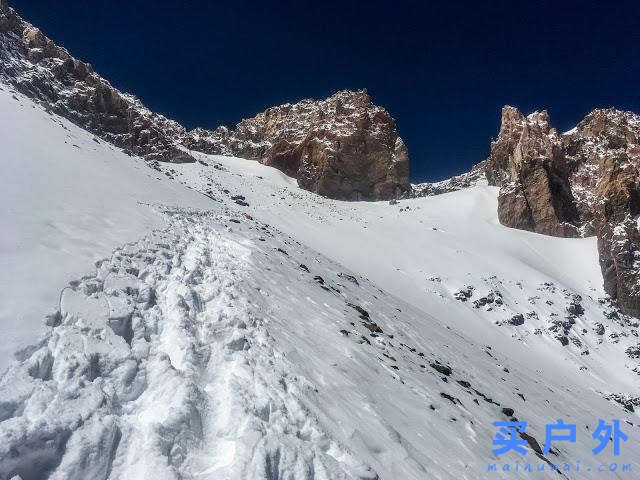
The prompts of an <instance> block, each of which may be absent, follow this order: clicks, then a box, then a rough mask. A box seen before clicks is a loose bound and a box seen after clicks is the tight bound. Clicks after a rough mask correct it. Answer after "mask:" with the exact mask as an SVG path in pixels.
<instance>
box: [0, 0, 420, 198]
mask: <svg viewBox="0 0 640 480" xmlns="http://www.w3.org/2000/svg"><path fill="white" fill-rule="evenodd" d="M0 79H1V80H3V81H4V82H7V83H10V84H12V85H13V86H14V87H15V88H16V89H17V90H19V91H20V92H21V93H24V94H25V95H28V96H29V97H31V98H34V99H36V100H38V101H40V102H43V103H44V104H46V105H47V106H48V107H49V108H50V109H51V110H52V111H54V112H55V113H57V114H60V115H62V116H64V117H66V118H68V119H69V120H71V121H73V122H74V123H76V124H78V125H80V126H81V127H83V128H85V129H87V130H89V131H91V132H93V133H94V134H95V135H96V136H98V137H100V138H102V139H104V140H106V141H108V142H111V143H113V144H114V145H116V146H118V147H121V148H123V149H126V150H128V151H130V152H132V153H134V154H136V155H140V156H142V157H144V158H145V159H147V160H149V161H165V162H189V161H193V157H192V155H191V154H190V153H189V151H188V150H189V149H190V150H197V151H201V152H205V153H215V154H221V155H233V156H238V157H243V158H250V159H256V160H259V161H261V162H262V163H264V164H267V165H272V166H274V167H276V168H278V169H280V170H282V171H283V172H285V173H286V174H288V175H291V176H293V177H295V178H297V179H298V182H299V185H300V186H301V187H302V188H305V189H307V190H310V191H313V192H316V193H319V194H321V195H325V196H327V197H331V198H338V199H350V200H351V199H352V200H360V199H363V200H377V199H388V198H392V197H395V196H399V195H401V194H403V193H405V192H407V191H409V190H410V185H409V158H408V154H407V149H406V147H405V145H404V142H403V141H402V139H401V138H400V137H399V136H398V133H397V131H396V126H395V121H394V120H393V118H392V117H391V115H390V114H389V113H388V112H387V111H385V110H384V109H382V108H380V107H377V106H375V105H373V103H372V102H371V99H370V98H369V96H368V95H367V93H366V91H364V90H360V91H356V92H352V91H342V92H338V93H336V94H334V95H333V96H331V97H329V98H328V99H326V100H323V101H314V100H303V101H301V102H298V103H296V104H293V105H291V104H287V105H282V106H279V107H273V108H270V109H268V110H266V111H265V112H263V113H260V114H258V115H256V116H255V117H253V118H250V119H247V120H243V121H241V122H240V123H239V124H238V125H237V126H236V127H235V128H234V129H228V128H226V127H218V128H217V129H215V130H213V131H207V130H204V129H195V130H193V131H190V132H187V131H186V130H185V129H184V128H183V127H182V126H181V125H180V124H178V123H177V122H175V121H172V120H169V119H167V118H165V117H164V116H162V115H158V114H156V113H153V112H151V111H150V110H149V109H147V108H146V107H144V105H142V103H141V102H140V101H139V100H138V99H137V98H135V97H134V96H132V95H127V94H124V93H121V92H120V91H118V90H117V89H116V88H114V87H113V86H111V85H110V84H109V82H107V81H106V80H105V79H103V78H102V77H100V76H99V75H98V74H97V73H95V72H94V71H93V69H92V67H91V65H89V64H87V63H84V62H81V61H79V60H76V59H75V58H73V57H72V56H71V55H70V54H69V53H68V52H67V50H65V49H64V48H62V47H59V46H57V45H55V44H54V43H53V42H52V41H51V40H50V39H49V38H47V37H46V36H45V35H43V34H42V32H40V30H38V29H37V28H36V27H34V26H32V25H30V24H29V23H27V22H25V21H24V20H22V19H21V18H20V17H19V16H18V15H17V14H16V13H15V11H14V10H12V9H11V8H9V7H8V6H7V4H6V2H5V1H4V0H0Z"/></svg>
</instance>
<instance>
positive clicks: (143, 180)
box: [0, 84, 208, 371]
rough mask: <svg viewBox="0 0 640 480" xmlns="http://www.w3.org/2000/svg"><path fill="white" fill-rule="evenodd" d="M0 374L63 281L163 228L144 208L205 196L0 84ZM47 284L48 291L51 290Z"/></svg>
mask: <svg viewBox="0 0 640 480" xmlns="http://www.w3.org/2000/svg"><path fill="white" fill-rule="evenodd" d="M0 146H1V151H2V153H1V154H0V155H1V161H2V189H0V203H1V204H2V209H1V210H0V225H2V226H3V227H2V228H3V233H2V236H1V237H0V242H1V243H0V252H2V253H1V256H0V269H1V271H2V274H1V275H0V291H2V292H3V293H2V302H1V303H0V338H3V339H4V340H5V341H3V342H2V344H1V345H0V371H2V370H3V367H5V366H6V365H7V362H8V360H9V358H10V355H11V353H12V349H13V348H15V347H14V345H16V344H25V343H26V342H30V341H32V339H33V337H34V334H37V331H38V330H39V328H40V327H41V325H42V321H43V318H44V315H45V314H47V313H49V311H50V310H51V308H52V307H53V306H54V305H55V304H57V302H58V296H59V292H57V291H56V290H59V288H60V287H61V286H63V285H64V284H65V283H66V282H67V281H68V280H69V279H70V278H74V277H76V276H79V275H81V274H82V273H84V272H86V270H87V268H89V267H90V265H91V264H92V263H93V262H94V261H95V260H98V259H99V258H101V257H102V256H104V255H106V254H108V253H109V252H111V250H113V249H114V248H115V247H116V246H118V245H121V244H122V243H124V242H128V241H132V240H136V239H137V238H139V237H140V236H141V235H143V234H144V233H146V232H147V231H149V229H151V228H155V227H159V226H161V225H163V224H164V220H163V218H162V217H161V216H159V215H158V214H157V213H156V212H155V211H154V210H153V208H151V207H150V206H149V204H153V203H156V202H160V201H162V202H163V203H167V204H179V205H187V206H194V207H204V206H206V205H207V203H208V202H206V201H205V200H206V198H204V197H203V196H202V195H200V194H197V193H194V192H192V191H190V190H188V189H185V188H183V187H181V186H179V185H175V183H174V182H170V181H167V178H166V177H165V176H164V175H158V174H157V172H155V171H153V170H150V169H149V168H147V167H146V165H145V164H144V162H142V161H141V160H139V159H136V158H131V157H129V156H127V155H124V154H123V153H122V152H121V151H120V150H118V149H116V148H114V147H112V146H111V145H109V144H106V143H104V142H102V141H98V140H97V139H96V140H94V137H93V136H92V135H90V134H88V133H87V132H85V131H84V130H81V129H79V128H78V127H76V126H74V125H73V124H71V123H69V122H68V121H66V120H64V119H63V118H61V117H58V116H55V115H51V114H48V113H47V112H46V111H45V110H44V109H42V108H40V107H37V106H35V105H33V103H32V102H31V101H30V100H29V99H27V98H26V97H24V96H22V95H21V94H19V93H16V92H13V91H12V89H11V87H8V86H6V85H3V84H0ZM52 286H55V287H54V288H51V287H52Z"/></svg>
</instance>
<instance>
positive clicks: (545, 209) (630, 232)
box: [485, 106, 640, 315]
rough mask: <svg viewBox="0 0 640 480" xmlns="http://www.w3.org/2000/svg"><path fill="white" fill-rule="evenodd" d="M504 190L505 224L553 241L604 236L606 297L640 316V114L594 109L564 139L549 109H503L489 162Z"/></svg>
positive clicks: (500, 210)
mask: <svg viewBox="0 0 640 480" xmlns="http://www.w3.org/2000/svg"><path fill="white" fill-rule="evenodd" d="M485 169H486V176H487V178H488V180H489V182H490V183H491V184H493V185H497V186H499V187H500V193H499V196H498V217H499V219H500V222H501V223H502V224H504V225H507V226H510V227H514V228H520V229H525V230H531V231H535V232H538V233H544V234H548V235H555V236H583V235H593V234H596V235H597V236H598V250H599V255H600V265H601V268H602V273H603V277H604V285H605V289H606V291H607V293H609V294H610V295H611V296H612V297H613V298H616V299H618V301H619V303H620V306H621V307H622V308H623V309H624V310H625V311H626V312H627V313H631V314H633V315H640V234H639V233H638V215H639V214H640V180H638V179H639V178H640V117H639V116H638V115H636V114H634V113H632V112H622V111H619V110H615V109H612V108H607V109H597V110H594V111H592V112H591V113H590V114H589V115H587V116H586V117H585V119H584V120H582V121H581V122H580V123H579V124H578V125H577V127H576V128H574V129H573V130H571V131H569V132H566V133H565V134H563V135H558V134H557V132H556V130H555V129H553V128H552V126H551V122H550V119H549V115H548V114H547V112H546V111H543V112H534V113H533V114H530V115H528V116H527V117H525V116H524V115H522V114H521V113H520V112H519V111H518V110H517V109H515V108H513V107H508V106H507V107H504V108H503V110H502V124H501V126H500V133H499V135H498V138H497V139H496V140H495V141H493V142H492V143H491V153H490V154H489V158H488V159H487V160H486V163H485Z"/></svg>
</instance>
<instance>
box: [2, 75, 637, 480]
mask: <svg viewBox="0 0 640 480" xmlns="http://www.w3.org/2000/svg"><path fill="white" fill-rule="evenodd" d="M1 88H2V90H1V91H0V140H1V143H0V144H1V145H2V164H3V166H4V167H5V168H4V176H3V179H4V183H3V188H2V189H0V196H1V199H2V205H3V210H2V213H1V214H0V215H2V217H1V218H0V220H1V221H2V225H3V235H2V249H1V250H0V259H1V266H2V277H1V279H0V282H1V283H0V292H2V293H1V297H0V299H1V300H2V303H1V306H0V308H1V310H0V313H1V317H0V328H1V329H2V330H1V331H0V334H1V335H2V338H3V340H4V341H3V343H2V353H3V360H4V363H3V365H4V366H5V368H6V371H5V373H4V374H3V375H2V377H1V379H0V479H2V480H4V479H5V478H6V479H10V478H12V477H14V476H16V475H18V476H19V477H20V478H21V479H22V480H31V479H41V478H51V479H88V478H91V479H154V480H164V479H215V480H218V479H230V480H231V479H251V480H252V479H256V480H260V479H264V480H292V479H295V480H298V479H303V480H310V479H316V480H323V479H363V480H364V479H384V480H405V479H406V480H412V479H481V478H513V477H514V476H516V477H524V478H527V476H536V477H539V478H557V477H558V476H559V475H560V476H561V477H563V478H633V473H629V472H622V470H621V467H622V465H623V464H629V465H630V466H631V469H632V471H636V472H637V471H638V469H640V463H639V462H638V460H637V454H636V452H637V451H638V448H640V429H639V428H638V424H639V419H638V418H637V414H636V413H635V411H634V410H635V409H634V406H635V407H638V405H639V404H640V401H639V402H637V403H634V402H636V399H637V398H638V393H637V392H638V385H639V381H638V380H639V378H640V377H639V376H638V374H639V373H640V368H639V367H638V364H639V362H638V358H637V357H638V356H640V350H638V355H637V356H636V355H635V354H634V353H633V352H634V351H635V350H634V348H636V346H637V345H638V343H639V342H638V338H637V328H638V324H637V322H636V320H635V319H631V318H628V317H625V316H624V315H622V314H621V313H619V312H618V311H617V309H616V308H615V306H614V305H612V304H611V303H610V302H609V300H608V299H607V298H605V296H604V293H603V291H602V287H601V276H600V271H599V267H598V264H597V253H596V245H595V241H594V239H592V238H588V239H560V238H550V237H544V236H541V235H536V234H532V233H528V232H523V231H516V230H510V229H507V228H505V227H502V226H500V225H499V224H498V222H497V218H496V213H495V212H496V195H497V192H496V191H495V189H492V188H490V187H487V186H483V185H478V186H475V187H471V188H468V189H465V190H462V191H459V192H453V193H448V194H444V195H440V196H437V197H427V198H419V199H411V200H402V201H400V202H399V203H397V204H393V205H392V204H389V203H388V202H377V203H363V202H351V203H348V202H339V201H334V200H328V199H325V198H322V197H318V196H316V195H314V194H311V193H309V192H306V191H303V190H301V189H299V188H297V186H296V184H295V182H294V181H292V180H291V179H289V178H287V177H286V176H284V175H283V174H282V173H280V172H278V171H277V170H274V169H271V168H268V167H264V166H262V165H260V164H258V163H257V162H252V161H247V160H242V159H236V158H228V157H216V156H206V155H201V154H197V153H194V155H195V156H196V157H197V158H198V159H199V162H197V163H193V164H183V165H172V164H162V165H156V169H153V168H148V167H147V166H146V165H145V163H144V162H143V161H142V160H140V159H137V158H132V157H129V156H127V155H125V154H123V153H122V152H121V151H119V150H118V149H116V148H113V147H111V146H110V145H108V144H105V143H104V142H96V141H94V140H93V136H92V135H91V134H89V133H87V132H84V131H82V130H80V129H78V128H77V127H74V126H73V125H71V124H69V123H68V122H66V121H65V120H62V119H60V118H58V117H57V116H55V115H51V114H49V113H47V112H46V111H45V110H43V109H42V108H41V107H40V106H38V105H35V104H33V103H32V102H31V101H29V100H28V99H26V98H24V97H22V96H21V95H19V94H17V93H15V92H12V91H11V89H10V88H9V87H6V86H4V85H3V86H1ZM13 351H17V352H16V353H15V354H13V356H11V357H10V353H11V352H13ZM627 352H631V353H627ZM559 418H561V419H563V420H564V421H565V422H566V423H572V424H576V426H577V441H576V442H575V443H569V442H557V443H554V445H553V449H552V450H551V451H550V452H549V453H547V454H543V453H542V452H541V447H543V446H544V439H545V425H546V424H550V423H555V422H556V421H557V419H559ZM600 418H601V419H604V420H606V421H607V422H609V423H610V422H611V420H612V419H620V420H621V425H622V429H623V431H624V432H625V433H626V434H627V435H628V437H629V438H628V440H627V441H626V442H625V443H623V444H622V445H621V452H622V453H621V455H620V456H619V457H615V456H614V455H613V450H612V448H611V445H609V447H608V448H607V449H605V451H603V452H602V453H600V454H599V455H597V456H594V455H593V454H592V451H591V450H592V448H594V447H595V446H596V445H597V442H596V441H595V440H594V439H593V438H592V433H593V431H594V429H595V427H596V425H597V423H598V419H600ZM509 419H517V420H519V421H526V422H528V426H527V429H526V433H527V434H528V435H526V436H523V437H522V438H523V439H525V440H526V442H527V444H526V447H527V449H528V453H527V455H526V456H524V457H522V456H520V455H519V454H517V453H514V452H510V453H507V454H505V455H502V456H500V457H497V456H495V455H494V454H493V453H492V449H493V448H495V447H494V446H493V445H492V441H493V439H494V438H495V434H496V432H497V429H496V427H494V426H493V422H496V421H508V420H509ZM516 462H519V466H523V465H525V464H526V463H527V462H529V463H531V464H532V465H533V466H534V467H533V468H534V469H537V466H538V465H543V466H544V467H545V469H544V471H542V472H536V473H522V472H519V473H517V474H516V473H514V472H504V471H502V465H503V464H505V463H508V464H510V465H511V468H512V469H514V468H515V464H516ZM576 462H580V469H579V470H576V468H575V465H576ZM494 463H496V464H497V465H498V470H497V471H488V465H491V464H494ZM565 463H568V464H570V465H571V466H572V468H571V471H569V472H562V473H561V474H559V473H558V472H554V471H551V469H550V466H549V465H550V464H556V465H560V466H562V465H564V464H565ZM613 463H616V464H618V465H619V469H618V470H617V471H615V472H606V473H598V472H597V471H596V470H597V469H598V467H599V466H600V465H607V466H609V465H610V464H613ZM589 469H590V470H589Z"/></svg>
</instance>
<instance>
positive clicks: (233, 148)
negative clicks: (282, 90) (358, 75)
mask: <svg viewBox="0 0 640 480" xmlns="http://www.w3.org/2000/svg"><path fill="white" fill-rule="evenodd" d="M185 145H186V146H188V147H189V148H191V149H194V150H200V151H204V152H207V153H217V154H227V155H228V154H230V155H235V156H238V157H243V158H251V159H256V160H259V161H260V162H262V163H264V164H266V165H271V166H274V167H276V168H278V169H280V170H282V171H283V172H285V173H286V174H287V175H290V176H292V177H295V178H297V179H298V183H299V185H300V186H301V187H302V188H305V189H307V190H310V191H312V192H316V193H319V194H321V195H324V196H327V197H331V198H338V199H347V200H376V199H388V198H393V197H397V196H399V195H401V194H403V193H405V192H408V191H409V190H410V187H409V156H408V154H407V149H406V147H405V144H404V142H403V141H402V139H401V138H400V137H399V136H398V133H397V131H396V126H395V121H394V119H393V118H392V117H391V115H390V114H389V113H388V112H387V111H386V110H384V109H382V108H380V107H378V106H376V105H374V104H373V103H372V102H371V99H370V97H369V95H368V94H367V92H366V91H365V90H359V91H347V90H345V91H341V92H338V93H336V94H334V95H332V96H331V97H329V98H327V99H326V100H322V101H314V100H302V101H300V102H298V103H295V104H293V105H292V104H286V105H281V106H278V107H273V108H269V109H268V110H266V111H265V112H263V113H260V114H258V115H256V116H255V117H253V118H249V119H246V120H243V121H241V122H240V123H239V124H238V125H237V126H236V127H235V128H234V129H233V130H229V129H226V128H224V127H222V128H218V129H216V130H214V131H212V132H207V131H205V130H202V129H197V130H194V131H192V132H189V134H188V136H187V138H186V139H185Z"/></svg>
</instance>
